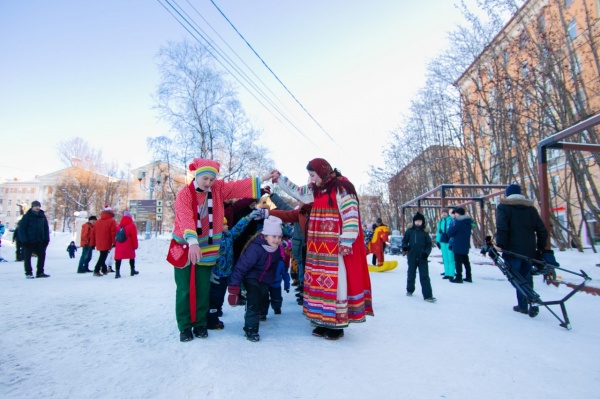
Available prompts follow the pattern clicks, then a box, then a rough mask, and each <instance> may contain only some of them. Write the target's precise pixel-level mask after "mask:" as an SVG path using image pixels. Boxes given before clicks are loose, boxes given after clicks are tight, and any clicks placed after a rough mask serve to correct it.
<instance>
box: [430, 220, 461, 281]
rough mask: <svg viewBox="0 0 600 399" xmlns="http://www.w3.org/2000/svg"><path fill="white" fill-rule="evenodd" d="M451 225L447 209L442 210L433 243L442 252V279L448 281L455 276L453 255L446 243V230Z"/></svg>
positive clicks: (448, 239) (447, 240)
mask: <svg viewBox="0 0 600 399" xmlns="http://www.w3.org/2000/svg"><path fill="white" fill-rule="evenodd" d="M451 224H452V216H450V215H449V209H448V208H444V209H443V210H442V218H441V219H440V221H439V222H438V224H437V229H436V234H435V242H436V243H437V244H439V247H440V249H441V250H442V261H443V263H444V277H443V278H444V279H445V280H449V279H451V278H452V277H454V275H455V274H456V267H455V265H454V253H453V252H452V250H451V249H450V248H449V245H448V242H449V241H450V237H449V236H448V228H449V227H450V225H451Z"/></svg>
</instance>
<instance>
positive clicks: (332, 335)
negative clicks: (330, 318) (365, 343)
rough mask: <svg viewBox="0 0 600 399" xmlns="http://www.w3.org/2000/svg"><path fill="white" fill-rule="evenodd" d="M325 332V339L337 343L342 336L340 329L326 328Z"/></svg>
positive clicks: (342, 332) (342, 331)
mask: <svg viewBox="0 0 600 399" xmlns="http://www.w3.org/2000/svg"><path fill="white" fill-rule="evenodd" d="M326 330H327V331H325V339H328V340H330V341H337V340H338V339H340V338H342V337H343V336H344V330H342V329H341V328H327V329H326Z"/></svg>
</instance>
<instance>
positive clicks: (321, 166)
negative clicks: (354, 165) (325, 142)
mask: <svg viewBox="0 0 600 399" xmlns="http://www.w3.org/2000/svg"><path fill="white" fill-rule="evenodd" d="M308 165H309V166H310V167H311V168H312V170H314V171H315V173H316V174H317V176H319V177H320V178H321V180H323V182H326V181H327V180H328V179H329V178H330V177H331V173H332V172H333V168H332V167H331V165H330V164H329V162H327V161H326V160H324V159H323V158H315V159H313V160H312V161H309V162H308Z"/></svg>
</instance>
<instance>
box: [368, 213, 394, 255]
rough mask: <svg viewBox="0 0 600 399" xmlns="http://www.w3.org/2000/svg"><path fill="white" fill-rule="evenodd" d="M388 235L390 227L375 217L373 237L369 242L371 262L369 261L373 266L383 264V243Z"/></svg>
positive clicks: (384, 243)
mask: <svg viewBox="0 0 600 399" xmlns="http://www.w3.org/2000/svg"><path fill="white" fill-rule="evenodd" d="M389 236H390V229H389V228H388V227H387V226H386V225H385V224H383V220H382V219H381V218H377V220H376V222H375V228H374V229H373V237H372V238H371V242H370V243H369V252H371V253H373V259H372V260H373V262H371V263H372V264H373V266H383V262H384V258H383V253H384V252H385V245H386V243H387V241H388V238H389ZM375 260H376V262H377V263H376V262H375Z"/></svg>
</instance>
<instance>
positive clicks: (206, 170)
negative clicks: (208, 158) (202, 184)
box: [194, 166, 218, 179]
mask: <svg viewBox="0 0 600 399" xmlns="http://www.w3.org/2000/svg"><path fill="white" fill-rule="evenodd" d="M217 173H218V171H217V169H215V168H213V167H212V166H201V167H200V168H198V169H196V170H195V171H194V176H196V177H198V176H200V175H210V176H211V177H212V178H215V179H216V178H217Z"/></svg>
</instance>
